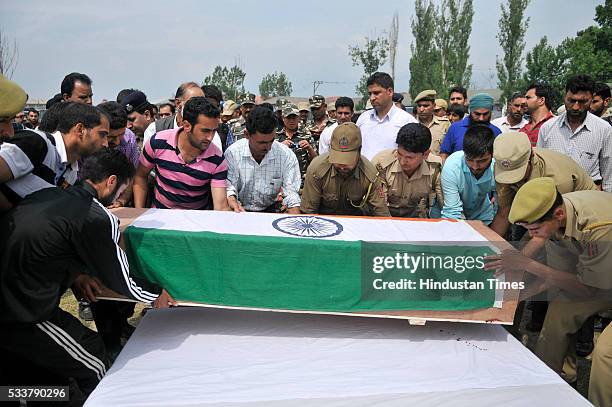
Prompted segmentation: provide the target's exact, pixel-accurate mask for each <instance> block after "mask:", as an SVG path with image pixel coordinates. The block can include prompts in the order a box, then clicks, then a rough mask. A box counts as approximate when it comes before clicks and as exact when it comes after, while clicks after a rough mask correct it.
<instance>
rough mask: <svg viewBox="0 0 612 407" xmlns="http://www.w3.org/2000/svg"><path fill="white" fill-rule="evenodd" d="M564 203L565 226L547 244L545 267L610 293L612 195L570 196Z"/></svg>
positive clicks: (588, 194) (590, 192)
mask: <svg viewBox="0 0 612 407" xmlns="http://www.w3.org/2000/svg"><path fill="white" fill-rule="evenodd" d="M563 202H564V203H565V209H566V212H567V223H566V226H565V231H560V232H558V233H557V234H556V235H554V236H553V237H552V238H551V239H549V240H548V241H547V242H546V255H547V260H548V264H549V265H550V267H553V268H555V269H559V270H564V271H567V272H574V273H576V274H578V279H579V280H580V282H582V283H583V284H585V285H588V286H591V287H596V288H600V289H603V290H607V289H612V194H610V193H609V192H602V191H577V192H570V193H568V194H564V195H563Z"/></svg>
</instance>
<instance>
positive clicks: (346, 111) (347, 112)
mask: <svg viewBox="0 0 612 407" xmlns="http://www.w3.org/2000/svg"><path fill="white" fill-rule="evenodd" d="M335 106H336V122H335V123H334V124H332V125H331V126H328V127H326V128H325V129H324V130H323V132H322V133H321V137H320V138H319V155H321V154H325V153H327V152H328V151H329V143H330V142H331V136H332V133H333V132H334V129H335V128H336V127H338V125H339V124H342V123H346V122H350V121H351V119H352V118H353V112H354V109H355V103H354V102H353V99H351V98H348V97H346V96H342V97H339V98H338V99H337V100H336V103H335Z"/></svg>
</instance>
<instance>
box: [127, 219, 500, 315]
mask: <svg viewBox="0 0 612 407" xmlns="http://www.w3.org/2000/svg"><path fill="white" fill-rule="evenodd" d="M124 237H125V247H126V252H127V254H128V258H129V262H130V267H131V269H132V271H133V272H134V273H135V274H137V275H141V276H142V277H145V278H147V279H149V280H150V281H152V282H154V283H157V284H159V285H160V286H162V287H164V288H165V289H166V290H168V292H169V293H170V294H171V295H172V296H173V297H174V298H175V299H177V300H181V301H192V302H198V303H203V304H210V305H220V306H233V307H249V308H263V309H285V310H306V311H321V312H356V311H377V310H449V311H450V310H465V309H477V308H488V307H492V306H493V305H494V302H495V286H494V284H491V280H490V279H492V276H491V274H489V273H487V272H485V271H483V268H482V265H483V258H484V256H487V255H490V254H493V253H494V252H495V250H496V249H495V248H494V247H493V246H491V245H490V244H489V243H488V241H487V240H486V239H485V238H484V237H483V236H482V235H481V234H479V233H478V232H477V231H476V230H474V229H473V228H472V227H471V226H470V225H469V224H468V223H466V222H463V221H452V220H418V219H397V218H361V217H331V216H311V215H286V214H261V213H233V212H217V211H189V210H164V209H150V210H148V211H147V212H145V213H144V214H142V215H140V216H139V217H138V218H136V219H135V220H134V222H133V223H132V224H131V225H130V226H129V227H128V228H127V229H126V230H125V232H124Z"/></svg>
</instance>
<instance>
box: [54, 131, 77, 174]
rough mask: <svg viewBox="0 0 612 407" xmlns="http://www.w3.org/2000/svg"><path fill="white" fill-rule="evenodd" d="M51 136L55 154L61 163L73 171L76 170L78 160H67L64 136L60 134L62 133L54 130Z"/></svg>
mask: <svg viewBox="0 0 612 407" xmlns="http://www.w3.org/2000/svg"><path fill="white" fill-rule="evenodd" d="M52 136H53V138H54V139H55V150H56V151H57V154H58V155H59V157H60V160H61V161H62V164H64V165H66V166H70V168H71V169H72V170H73V171H78V170H79V162H78V160H77V161H75V162H73V163H69V162H68V153H67V152H66V144H64V136H62V133H60V132H59V131H56V132H55V133H53V134H52Z"/></svg>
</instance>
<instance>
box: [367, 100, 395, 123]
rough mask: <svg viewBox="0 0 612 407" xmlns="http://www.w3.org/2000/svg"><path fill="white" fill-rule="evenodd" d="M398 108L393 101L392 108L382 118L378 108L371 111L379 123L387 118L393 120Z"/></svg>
mask: <svg viewBox="0 0 612 407" xmlns="http://www.w3.org/2000/svg"><path fill="white" fill-rule="evenodd" d="M398 110H399V108H398V107H397V106H395V104H393V103H391V109H389V111H388V112H387V114H386V115H385V116H384V117H383V118H382V119H379V118H378V113H376V109H372V111H371V112H370V117H371V118H372V119H374V120H376V121H377V122H378V123H383V122H384V121H385V120H388V121H391V119H392V118H393V116H394V115H395V113H396V111H398Z"/></svg>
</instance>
